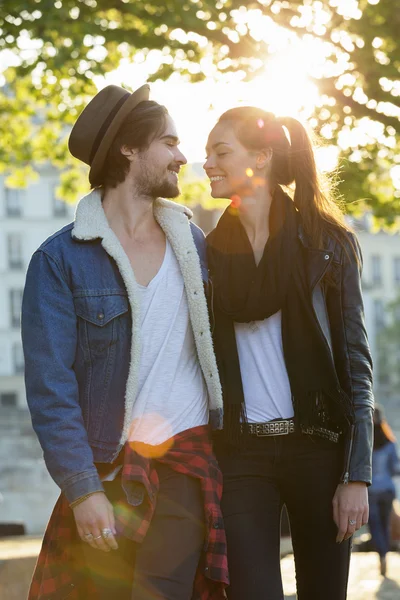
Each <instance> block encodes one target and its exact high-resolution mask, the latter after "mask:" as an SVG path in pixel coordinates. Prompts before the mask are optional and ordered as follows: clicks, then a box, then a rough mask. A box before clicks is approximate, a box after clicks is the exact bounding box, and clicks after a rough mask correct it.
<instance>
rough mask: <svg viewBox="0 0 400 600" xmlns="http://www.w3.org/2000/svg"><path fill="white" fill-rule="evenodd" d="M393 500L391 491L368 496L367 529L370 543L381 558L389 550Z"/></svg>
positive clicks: (393, 496)
mask: <svg viewBox="0 0 400 600" xmlns="http://www.w3.org/2000/svg"><path fill="white" fill-rule="evenodd" d="M394 498H395V495H394V493H393V492H392V491H391V490H388V491H386V492H377V493H372V494H369V523H368V524H369V529H370V532H371V537H372V543H373V545H374V547H375V549H376V551H377V552H378V554H379V556H381V557H382V558H383V557H385V556H386V554H387V553H388V552H389V550H390V514H391V512H392V506H393V500H394Z"/></svg>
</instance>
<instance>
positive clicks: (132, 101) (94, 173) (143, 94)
mask: <svg viewBox="0 0 400 600" xmlns="http://www.w3.org/2000/svg"><path fill="white" fill-rule="evenodd" d="M149 97H150V86H149V85H147V83H146V84H145V85H142V87H140V88H139V89H137V90H136V91H135V92H133V94H131V95H130V96H129V98H127V100H126V101H125V102H124V103H123V105H122V106H121V108H120V109H119V111H118V112H117V114H116V115H115V117H114V118H113V120H112V121H111V123H110V125H109V127H108V129H107V131H106V132H105V134H104V137H103V139H102V140H101V142H100V145H99V147H98V149H97V152H96V154H95V155H94V157H93V160H92V164H91V165H90V171H89V181H90V183H91V184H92V185H96V180H97V178H98V176H99V174H100V172H101V170H102V168H103V165H104V161H105V159H106V156H107V153H108V151H109V149H110V146H111V144H112V143H113V141H114V138H115V136H116V135H117V133H118V130H119V128H120V127H121V125H122V123H123V122H124V120H125V117H127V115H128V114H129V113H130V112H131V111H132V110H133V109H134V108H135V107H136V106H137V105H138V104H140V102H144V101H145V100H148V99H149Z"/></svg>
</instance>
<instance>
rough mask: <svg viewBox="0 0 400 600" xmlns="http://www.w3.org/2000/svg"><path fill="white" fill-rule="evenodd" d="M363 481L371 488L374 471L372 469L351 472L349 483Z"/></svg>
mask: <svg viewBox="0 0 400 600" xmlns="http://www.w3.org/2000/svg"><path fill="white" fill-rule="evenodd" d="M352 481H354V482H355V481H362V482H364V483H366V484H367V486H370V485H371V483H372V469H371V468H370V467H363V468H360V469H354V471H350V475H349V482H352Z"/></svg>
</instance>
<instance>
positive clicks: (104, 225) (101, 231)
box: [72, 190, 222, 444]
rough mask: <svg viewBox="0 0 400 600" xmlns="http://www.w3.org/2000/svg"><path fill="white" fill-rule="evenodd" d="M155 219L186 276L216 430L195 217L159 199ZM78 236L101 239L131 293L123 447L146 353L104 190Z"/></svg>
mask: <svg viewBox="0 0 400 600" xmlns="http://www.w3.org/2000/svg"><path fill="white" fill-rule="evenodd" d="M154 216H155V218H156V220H157V222H158V223H159V225H160V227H161V228H162V229H163V231H164V233H165V235H166V237H167V239H168V241H169V242H170V244H171V246H172V249H173V251H174V253H175V256H176V258H177V260H178V263H179V266H180V269H181V272H182V276H183V280H184V285H185V290H186V296H187V301H188V307H189V315H190V320H191V325H192V328H193V334H194V339H195V344H196V349H197V353H198V358H199V363H200V367H201V369H202V372H203V375H204V379H205V382H206V385H207V389H208V395H209V408H210V411H211V420H212V422H213V426H214V427H216V428H220V427H221V426H222V390H221V384H220V379H219V375H218V369H217V363H216V359H215V354H214V350H213V344H212V338H211V332H210V324H209V317H208V310H207V303H206V299H205V296H204V291H203V280H202V275H201V266H200V260H199V256H198V253H197V249H196V246H195V243H194V240H193V236H192V233H191V230H190V224H189V217H191V216H192V213H191V211H190V210H189V209H187V208H186V207H183V206H181V205H178V204H176V203H175V202H171V201H169V200H163V199H157V200H156V202H155V204H154ZM72 236H73V237H74V238H75V239H77V240H80V241H88V240H93V239H98V238H100V239H101V244H102V246H103V248H104V249H105V251H106V252H107V254H108V255H109V256H111V257H112V258H113V259H114V260H115V262H116V264H117V266H118V269H119V271H120V273H121V276H122V279H123V281H124V284H125V287H126V291H127V294H128V300H129V303H130V308H131V315H132V342H131V356H130V366H129V374H128V379H127V384H126V393H125V416H124V425H123V431H122V434H121V440H120V443H121V444H124V443H125V442H126V440H127V439H128V436H129V429H130V425H131V419H132V411H133V405H134V402H135V400H136V396H137V387H138V376H139V362H140V352H141V341H140V338H141V331H140V310H141V309H140V303H139V293H138V287H137V282H136V280H135V276H134V273H133V269H132V266H131V264H130V261H129V259H128V257H127V255H126V253H125V251H124V249H123V247H122V245H121V243H120V241H119V239H118V237H117V236H116V235H115V233H114V232H113V230H112V229H111V228H110V226H109V224H108V221H107V218H106V216H105V213H104V210H103V207H102V203H101V195H100V193H99V192H98V191H96V190H95V191H93V192H91V193H90V194H89V195H88V196H85V197H84V198H83V199H82V200H81V201H80V203H79V204H78V207H77V210H76V216H75V224H74V228H73V230H72Z"/></svg>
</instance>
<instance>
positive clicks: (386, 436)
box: [368, 406, 400, 576]
mask: <svg viewBox="0 0 400 600" xmlns="http://www.w3.org/2000/svg"><path fill="white" fill-rule="evenodd" d="M394 475H400V459H399V455H398V452H397V447H396V438H395V436H394V434H393V431H392V430H391V428H390V426H389V424H388V422H387V421H386V419H385V415H384V412H383V408H382V406H376V407H375V410H374V450H373V454H372V485H371V486H370V487H369V488H368V496H369V528H370V532H371V538H372V543H373V546H374V548H375V550H376V551H377V552H378V554H379V560H380V569H381V575H383V576H385V575H386V570H387V564H386V555H387V553H388V552H389V550H390V538H391V535H390V522H391V513H392V507H393V500H394V499H395V497H396V489H395V485H394V482H393V476H394Z"/></svg>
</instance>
